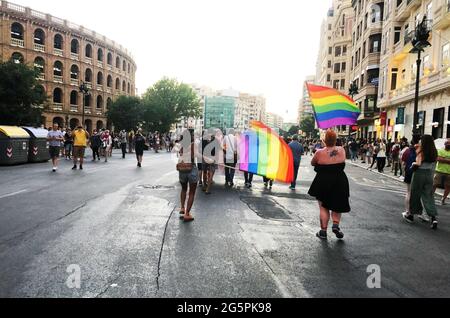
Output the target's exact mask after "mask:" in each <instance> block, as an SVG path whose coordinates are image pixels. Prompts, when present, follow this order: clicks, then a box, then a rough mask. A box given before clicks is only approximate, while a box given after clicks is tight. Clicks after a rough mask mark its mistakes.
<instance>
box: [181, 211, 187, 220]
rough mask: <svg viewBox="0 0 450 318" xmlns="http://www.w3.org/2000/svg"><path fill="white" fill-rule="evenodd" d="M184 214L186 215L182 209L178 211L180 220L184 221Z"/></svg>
mask: <svg viewBox="0 0 450 318" xmlns="http://www.w3.org/2000/svg"><path fill="white" fill-rule="evenodd" d="M185 214H186V211H185V210H184V209H182V210H180V219H184V215H185Z"/></svg>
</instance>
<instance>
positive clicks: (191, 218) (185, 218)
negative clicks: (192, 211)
mask: <svg viewBox="0 0 450 318" xmlns="http://www.w3.org/2000/svg"><path fill="white" fill-rule="evenodd" d="M183 219H184V222H186V223H188V222H192V221H194V217H193V216H192V215H189V216H188V217H186V216H184V218H183Z"/></svg>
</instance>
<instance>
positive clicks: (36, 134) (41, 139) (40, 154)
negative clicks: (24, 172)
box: [22, 127, 50, 163]
mask: <svg viewBox="0 0 450 318" xmlns="http://www.w3.org/2000/svg"><path fill="white" fill-rule="evenodd" d="M22 128H23V129H25V130H26V132H27V133H28V134H29V135H30V137H31V138H30V147H29V148H30V150H29V152H28V162H31V163H34V162H46V161H49V160H50V153H49V142H48V141H47V136H48V130H47V129H42V128H33V127H22Z"/></svg>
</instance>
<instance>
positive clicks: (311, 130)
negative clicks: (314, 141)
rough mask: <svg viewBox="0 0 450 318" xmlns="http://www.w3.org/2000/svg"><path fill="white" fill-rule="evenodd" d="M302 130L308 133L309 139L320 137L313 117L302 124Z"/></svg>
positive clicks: (304, 120)
mask: <svg viewBox="0 0 450 318" xmlns="http://www.w3.org/2000/svg"><path fill="white" fill-rule="evenodd" d="M300 130H302V131H303V133H306V136H307V137H309V138H316V137H317V136H318V135H319V131H318V130H317V129H316V121H315V119H314V117H313V116H308V117H306V118H305V119H303V120H302V122H301V123H300Z"/></svg>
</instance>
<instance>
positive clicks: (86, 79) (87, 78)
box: [84, 68, 92, 83]
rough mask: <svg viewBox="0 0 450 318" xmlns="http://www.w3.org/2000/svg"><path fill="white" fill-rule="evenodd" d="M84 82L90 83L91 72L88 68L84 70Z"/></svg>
mask: <svg viewBox="0 0 450 318" xmlns="http://www.w3.org/2000/svg"><path fill="white" fill-rule="evenodd" d="M84 81H85V82H88V83H92V71H91V69H90V68H88V69H86V73H85V75H84Z"/></svg>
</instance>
